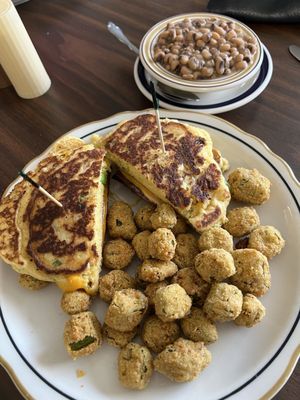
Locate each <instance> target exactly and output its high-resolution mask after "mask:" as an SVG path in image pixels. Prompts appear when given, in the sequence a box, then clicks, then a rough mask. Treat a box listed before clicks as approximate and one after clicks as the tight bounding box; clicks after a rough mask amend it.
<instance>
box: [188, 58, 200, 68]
mask: <svg viewBox="0 0 300 400" xmlns="http://www.w3.org/2000/svg"><path fill="white" fill-rule="evenodd" d="M188 66H189V68H190V69H191V70H192V71H195V70H196V69H198V68H199V59H198V58H197V57H191V58H190V59H189V62H188Z"/></svg>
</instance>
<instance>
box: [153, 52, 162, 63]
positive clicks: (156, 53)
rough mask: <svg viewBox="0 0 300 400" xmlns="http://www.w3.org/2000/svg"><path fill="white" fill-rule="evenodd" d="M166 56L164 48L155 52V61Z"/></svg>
mask: <svg viewBox="0 0 300 400" xmlns="http://www.w3.org/2000/svg"><path fill="white" fill-rule="evenodd" d="M164 56H165V52H164V51H162V50H158V51H156V52H155V53H154V56H153V58H154V61H161V60H162V59H163V58H164Z"/></svg>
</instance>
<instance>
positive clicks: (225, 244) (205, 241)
mask: <svg viewBox="0 0 300 400" xmlns="http://www.w3.org/2000/svg"><path fill="white" fill-rule="evenodd" d="M198 245H199V249H200V251H204V250H209V249H224V250H226V251H228V252H229V253H231V252H232V250H233V239H232V236H231V235H230V234H229V233H228V232H227V231H225V229H222V228H217V227H215V228H207V229H205V230H204V231H203V232H202V234H201V236H200V238H199V240H198Z"/></svg>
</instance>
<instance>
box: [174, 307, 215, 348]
mask: <svg viewBox="0 0 300 400" xmlns="http://www.w3.org/2000/svg"><path fill="white" fill-rule="evenodd" d="M180 326H181V329H182V331H183V333H184V336H186V338H187V339H190V340H192V341H193V342H203V343H204V344H210V343H213V342H215V341H216V340H217V339H218V332H217V328H216V325H215V324H214V323H213V322H212V321H210V320H209V319H208V318H207V316H206V315H205V314H204V312H203V310H201V309H200V308H197V307H192V308H191V312H190V314H189V315H187V316H186V317H184V318H183V319H181V320H180Z"/></svg>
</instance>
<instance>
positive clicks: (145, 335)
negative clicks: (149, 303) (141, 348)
mask: <svg viewBox="0 0 300 400" xmlns="http://www.w3.org/2000/svg"><path fill="white" fill-rule="evenodd" d="M179 336H180V329H179V326H178V324H177V323H176V322H175V321H170V322H163V321H162V320H160V319H159V318H158V317H157V316H156V315H151V316H150V317H148V318H147V319H146V321H145V323H144V326H143V330H142V339H143V342H144V343H145V345H146V346H147V347H148V349H150V350H152V351H154V352H155V353H160V352H161V351H163V349H164V348H165V347H166V346H168V345H169V344H171V343H174V342H175V340H177V339H178V338H179Z"/></svg>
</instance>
